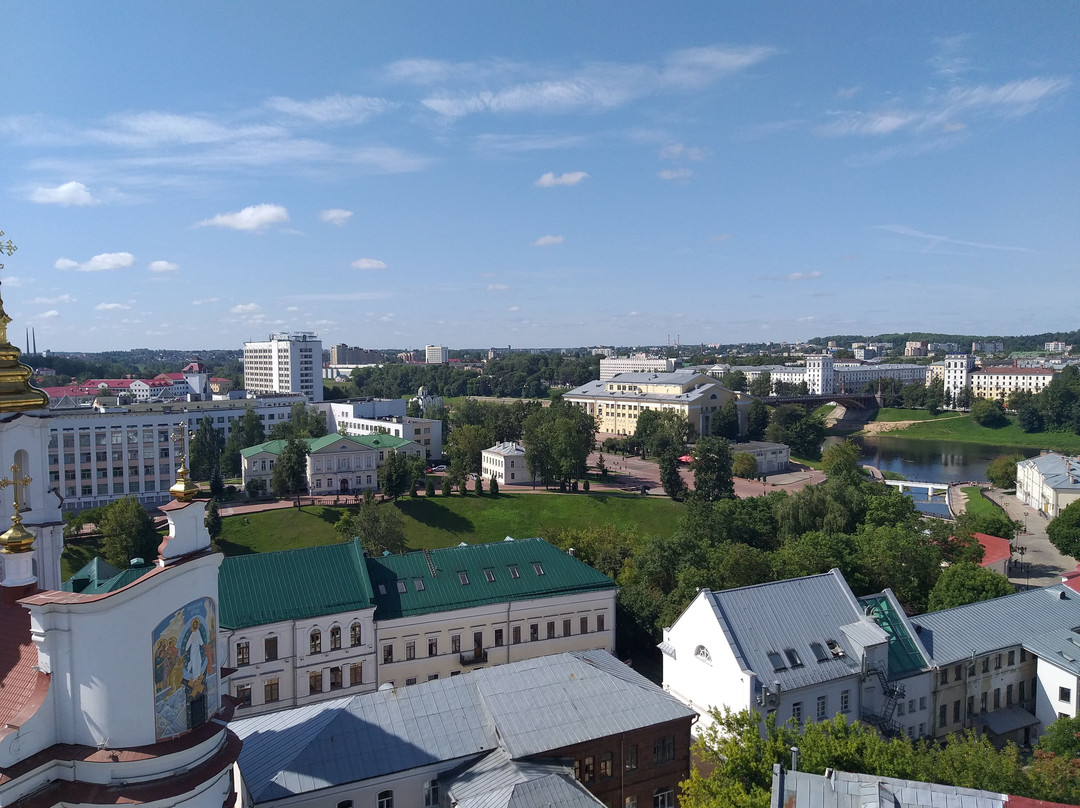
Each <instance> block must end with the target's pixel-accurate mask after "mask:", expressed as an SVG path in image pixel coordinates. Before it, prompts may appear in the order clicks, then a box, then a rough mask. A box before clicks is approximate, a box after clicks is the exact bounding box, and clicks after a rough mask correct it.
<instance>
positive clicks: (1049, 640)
mask: <svg viewBox="0 0 1080 808" xmlns="http://www.w3.org/2000/svg"><path fill="white" fill-rule="evenodd" d="M1024 648H1026V649H1027V650H1028V651H1030V652H1031V653H1033V654H1035V656H1037V657H1040V658H1041V659H1045V660H1046V661H1047V662H1049V663H1051V664H1052V665H1056V666H1057V667H1059V668H1061V669H1062V670H1065V671H1068V672H1069V673H1071V674H1073V675H1074V676H1080V632H1078V631H1077V627H1074V628H1072V629H1061V630H1059V631H1051V632H1048V633H1046V634H1042V635H1040V636H1038V637H1034V638H1032V639H1030V640H1024Z"/></svg>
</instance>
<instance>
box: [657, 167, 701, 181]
mask: <svg viewBox="0 0 1080 808" xmlns="http://www.w3.org/2000/svg"><path fill="white" fill-rule="evenodd" d="M693 175H694V172H693V171H691V170H690V169H689V168H665V169H664V170H663V171H658V172H657V173H656V176H658V177H659V178H660V179H662V180H688V179H690V177H692V176H693Z"/></svg>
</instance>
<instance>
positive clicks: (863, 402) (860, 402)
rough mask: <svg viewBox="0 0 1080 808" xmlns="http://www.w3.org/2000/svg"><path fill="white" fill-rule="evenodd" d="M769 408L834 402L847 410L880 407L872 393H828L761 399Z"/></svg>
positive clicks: (818, 405)
mask: <svg viewBox="0 0 1080 808" xmlns="http://www.w3.org/2000/svg"><path fill="white" fill-rule="evenodd" d="M761 400H762V401H763V402H765V403H766V404H768V405H769V406H770V407H779V406H780V405H781V404H802V405H804V406H806V407H810V408H812V407H820V406H821V405H822V404H828V403H829V402H830V401H835V402H836V403H837V404H842V405H843V406H845V407H847V408H848V409H854V410H873V409H877V408H878V407H879V406H881V403H880V402H879V401H878V398H877V396H876V395H874V394H873V393H828V394H825V395H805V396H769V397H767V398H763V399H761Z"/></svg>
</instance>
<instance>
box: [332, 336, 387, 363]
mask: <svg viewBox="0 0 1080 808" xmlns="http://www.w3.org/2000/svg"><path fill="white" fill-rule="evenodd" d="M381 361H382V352H381V351H369V350H366V349H364V348H357V347H354V346H350V345H346V344H345V343H344V342H343V343H341V344H340V345H333V346H331V348H330V364H331V365H373V364H376V363H378V362H381Z"/></svg>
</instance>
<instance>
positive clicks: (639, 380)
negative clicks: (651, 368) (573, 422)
mask: <svg viewBox="0 0 1080 808" xmlns="http://www.w3.org/2000/svg"><path fill="white" fill-rule="evenodd" d="M677 376H681V378H671V377H677ZM631 377H634V378H631ZM695 377H697V378H699V379H700V380H701V382H700V384H699V385H698V386H697V387H694V388H692V389H690V390H687V391H686V392H685V393H644V392H641V391H639V390H608V389H607V386H608V385H609V384H672V385H680V386H681V385H683V384H686V383H687V382H689V381H691V380H693V379H694V378H695ZM726 389H727V388H724V387H721V386H720V385H719V384H718V383H717V381H716V379H714V378H713V377H711V376H706V375H704V374H702V373H692V372H687V371H676V372H674V373H620V374H619V375H618V376H615V377H614V378H611V379H601V380H598V381H591V382H586V383H585V384H583V385H581V386H580V387H575V388H574V389H573V390H569V391H567V392H566V393H564V394H563V398H566V399H570V400H572V399H575V398H595V399H620V400H626V401H655V402H658V403H663V402H679V403H686V402H690V401H697V400H698V399H701V398H704V397H705V395H706V394H711V393H715V392H716V391H717V390H726Z"/></svg>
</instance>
